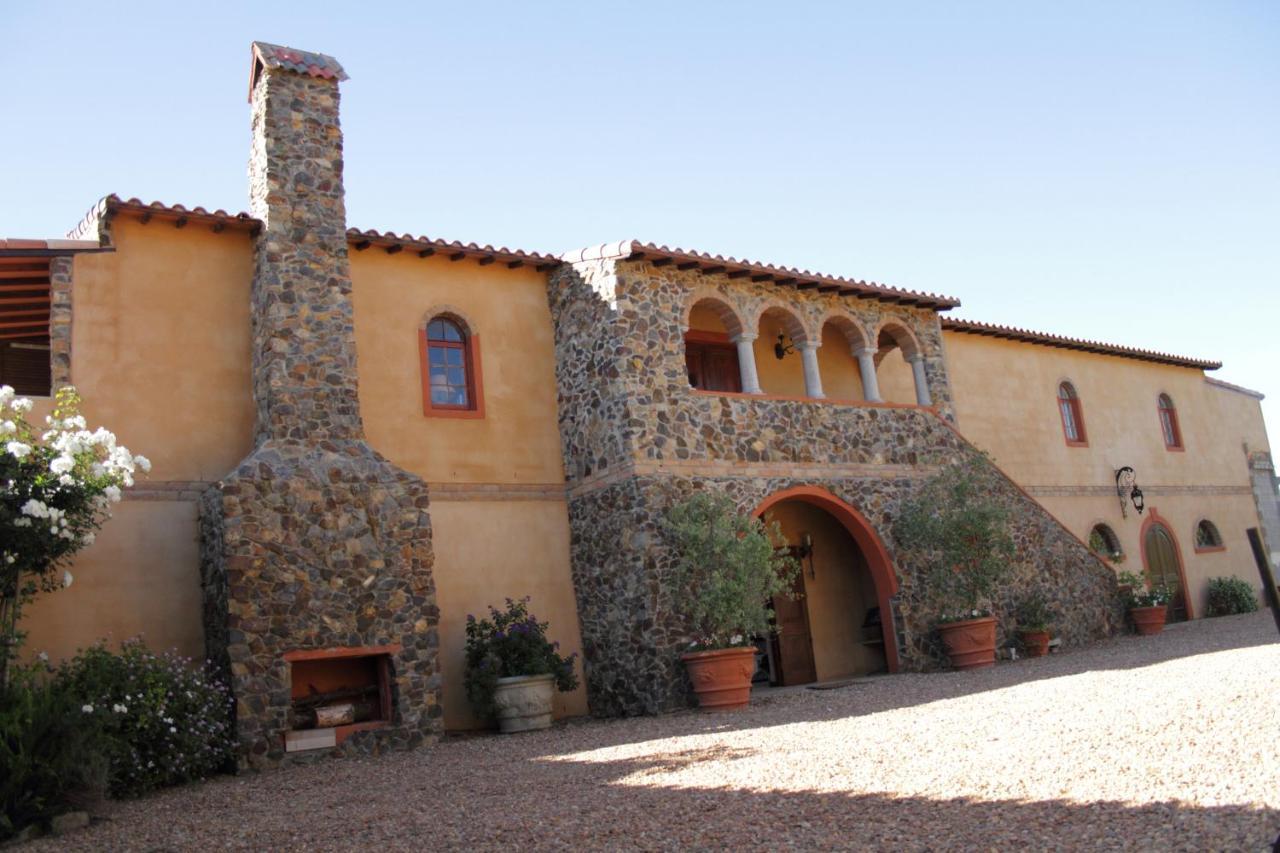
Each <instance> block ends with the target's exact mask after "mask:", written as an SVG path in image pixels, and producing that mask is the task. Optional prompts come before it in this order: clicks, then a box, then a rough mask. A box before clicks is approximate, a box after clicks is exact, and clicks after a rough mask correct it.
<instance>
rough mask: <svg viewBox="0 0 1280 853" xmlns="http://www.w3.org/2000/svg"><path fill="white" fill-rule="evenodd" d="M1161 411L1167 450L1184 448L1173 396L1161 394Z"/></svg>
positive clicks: (1161, 425)
mask: <svg viewBox="0 0 1280 853" xmlns="http://www.w3.org/2000/svg"><path fill="white" fill-rule="evenodd" d="M1157 409H1158V410H1159V412H1160V432H1161V434H1162V435H1163V436H1164V447H1165V450H1182V449H1183V447H1182V430H1181V429H1180V428H1179V427H1178V410H1177V409H1175V408H1174V406H1173V398H1171V397H1170V396H1169V395H1168V394H1161V395H1160V398H1159V401H1158V402H1157Z"/></svg>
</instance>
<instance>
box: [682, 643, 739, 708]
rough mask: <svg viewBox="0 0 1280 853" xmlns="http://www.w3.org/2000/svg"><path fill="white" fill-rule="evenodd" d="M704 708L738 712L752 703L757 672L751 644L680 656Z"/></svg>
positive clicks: (699, 703) (701, 706)
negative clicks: (754, 676)
mask: <svg viewBox="0 0 1280 853" xmlns="http://www.w3.org/2000/svg"><path fill="white" fill-rule="evenodd" d="M680 659H681V660H683V661H684V665H685V667H686V668H687V669H688V670H689V680H690V681H691V682H693V692H694V693H695V694H696V695H697V697H698V707H699V708H701V709H702V710H704V711H737V710H739V709H741V708H745V707H747V705H748V704H750V702H751V676H753V675H755V671H756V650H755V648H754V647H752V646H746V647H742V648H733V649H714V650H712V651H709V652H689V653H688V654H685V655H681V656H680Z"/></svg>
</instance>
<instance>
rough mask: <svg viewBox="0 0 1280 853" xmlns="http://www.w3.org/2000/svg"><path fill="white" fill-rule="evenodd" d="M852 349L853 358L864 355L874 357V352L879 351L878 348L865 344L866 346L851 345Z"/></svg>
mask: <svg viewBox="0 0 1280 853" xmlns="http://www.w3.org/2000/svg"><path fill="white" fill-rule="evenodd" d="M852 350H853V357H854V358H862V357H864V356H870V357H871V358H875V357H876V353H878V352H880V350H878V349H876V348H875V347H871V346H867V347H857V346H855V347H852Z"/></svg>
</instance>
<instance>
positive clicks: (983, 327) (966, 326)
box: [942, 317, 1222, 370]
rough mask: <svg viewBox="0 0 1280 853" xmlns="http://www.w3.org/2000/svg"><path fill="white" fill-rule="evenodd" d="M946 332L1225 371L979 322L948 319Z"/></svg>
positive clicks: (944, 325)
mask: <svg viewBox="0 0 1280 853" xmlns="http://www.w3.org/2000/svg"><path fill="white" fill-rule="evenodd" d="M942 328H943V330H944V331H948V332H961V333H964V334H967V335H984V336H986V337H990V338H1003V339H1005V340H1010V341H1020V342H1022V343H1028V344H1040V345H1042V346H1049V347H1061V348H1062V349H1073V350H1080V351H1081V352H1092V353H1098V354H1100V355H1114V356H1119V357H1121V358H1134V359H1138V360H1140V361H1153V362H1157V363H1159V364H1171V365H1174V366H1175V367H1193V368H1197V369H1199V370H1217V369H1218V368H1219V367H1222V362H1220V361H1209V360H1206V359H1200V358H1188V357H1186V356H1181V355H1171V354H1169V353H1163V352H1153V351H1152V350H1145V349H1137V348H1135V347H1125V346H1120V345H1119V344H1106V343H1102V342H1100V341H1087V340H1082V339H1080V338H1067V337H1063V336H1062V335H1051V334H1049V333H1047V332H1033V331H1030V330H1028V329H1019V328H1015V327H1013V326H997V325H994V324H992V323H979V322H977V321H976V320H957V319H953V318H950V317H947V318H944V319H943V321H942Z"/></svg>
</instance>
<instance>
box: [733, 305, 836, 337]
mask: <svg viewBox="0 0 1280 853" xmlns="http://www.w3.org/2000/svg"><path fill="white" fill-rule="evenodd" d="M765 314H777V315H779V316H780V317H781V318H782V326H783V328H784V329H786V332H787V335H788V336H789V337H790V338H791V340H792V342H793V343H795V344H796V345H797V346H798V345H800V344H804V343H808V342H809V341H811V340H814V338H813V336H812V335H810V334H809V329H808V328H807V327H806V326H805V324H804V321H803V320H801V319H800V315H799V314H798V313H797V312H796V309H795V308H793V307H791V306H789V305H787V304H786V303H784V302H781V301H779V300H777V299H770V300H768V301H765V302H762V303H760V304H759V305H757V306H756V307H755V310H754V311H752V313H751V316H750V320H751V322H750V323H749V324H748V327H749V330H750V331H752V332H755V333H757V334H758V333H759V329H760V321H761V320H762V319H764V315H765ZM820 340H821V338H819V341H820Z"/></svg>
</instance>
